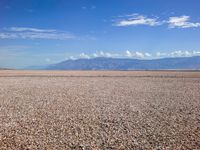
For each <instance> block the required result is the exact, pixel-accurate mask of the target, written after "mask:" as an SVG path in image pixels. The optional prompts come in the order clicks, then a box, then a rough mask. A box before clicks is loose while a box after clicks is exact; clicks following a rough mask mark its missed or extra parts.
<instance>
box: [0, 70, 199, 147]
mask: <svg viewBox="0 0 200 150" xmlns="http://www.w3.org/2000/svg"><path fill="white" fill-rule="evenodd" d="M0 149H5V150H7V149H13V150H18V149H41V150H44V149H82V150H90V149H95V150H98V149H99V150H100V149H103V150H111V149H121V150H123V149H124V150H128V149H136V150H139V149H141V150H143V149H147V150H150V149H166V150H173V149H178V150H182V149H183V150H189V149H191V150H192V149H196V150H197V149H200V72H181V71H177V72H176V71H9V70H6V71H0Z"/></svg>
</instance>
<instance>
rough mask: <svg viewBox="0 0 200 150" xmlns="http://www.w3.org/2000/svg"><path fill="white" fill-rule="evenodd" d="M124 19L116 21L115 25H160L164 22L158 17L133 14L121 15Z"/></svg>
mask: <svg viewBox="0 0 200 150" xmlns="http://www.w3.org/2000/svg"><path fill="white" fill-rule="evenodd" d="M121 17H122V18H123V19H120V20H119V21H117V22H115V24H114V26H137V25H147V26H158V25H161V24H162V22H161V21H158V18H157V17H151V18H149V17H146V16H144V15H139V14H132V15H126V16H125V17H123V16H121Z"/></svg>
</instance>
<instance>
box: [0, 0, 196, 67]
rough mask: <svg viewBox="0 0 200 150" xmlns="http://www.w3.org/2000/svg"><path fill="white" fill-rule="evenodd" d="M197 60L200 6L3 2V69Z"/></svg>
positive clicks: (147, 1)
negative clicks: (110, 60) (74, 62)
mask: <svg viewBox="0 0 200 150" xmlns="http://www.w3.org/2000/svg"><path fill="white" fill-rule="evenodd" d="M197 55H200V1H199V0H0V67H9V68H24V67H27V66H38V65H39V66H41V65H47V64H54V63H57V62H61V61H64V60H68V59H79V58H85V59H91V58H95V57H114V58H133V59H135V58H137V59H157V58H164V57H183V56H184V57H185V56H197Z"/></svg>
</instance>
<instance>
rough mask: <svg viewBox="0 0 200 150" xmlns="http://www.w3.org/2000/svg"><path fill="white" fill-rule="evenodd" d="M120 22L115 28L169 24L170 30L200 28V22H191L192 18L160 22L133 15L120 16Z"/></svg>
mask: <svg viewBox="0 0 200 150" xmlns="http://www.w3.org/2000/svg"><path fill="white" fill-rule="evenodd" d="M119 18H121V19H119V20H117V21H115V24H114V26H120V27H125V26H137V25H147V26H159V25H163V24H167V25H168V26H169V28H195V27H196V28H197V27H200V22H190V21H189V20H190V16H172V17H169V19H168V21H167V20H158V17H147V16H144V15H140V14H131V15H125V16H119Z"/></svg>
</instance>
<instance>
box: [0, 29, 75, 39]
mask: <svg viewBox="0 0 200 150" xmlns="http://www.w3.org/2000/svg"><path fill="white" fill-rule="evenodd" d="M74 38H75V36H74V35H72V34H70V33H67V32H65V31H59V30H55V29H38V28H28V27H11V28H4V30H3V31H1V32H0V39H52V40H66V39H74Z"/></svg>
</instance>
